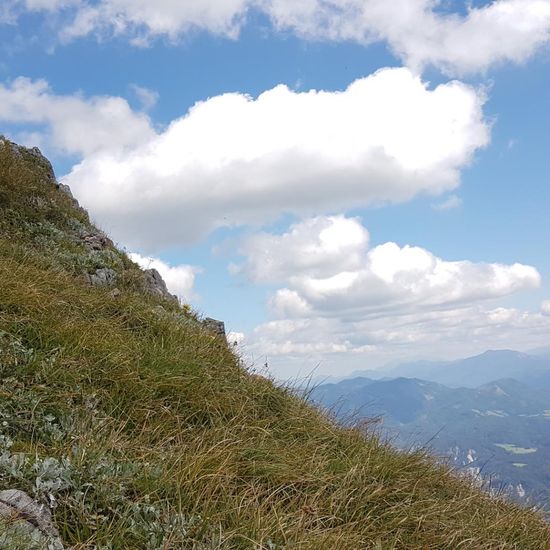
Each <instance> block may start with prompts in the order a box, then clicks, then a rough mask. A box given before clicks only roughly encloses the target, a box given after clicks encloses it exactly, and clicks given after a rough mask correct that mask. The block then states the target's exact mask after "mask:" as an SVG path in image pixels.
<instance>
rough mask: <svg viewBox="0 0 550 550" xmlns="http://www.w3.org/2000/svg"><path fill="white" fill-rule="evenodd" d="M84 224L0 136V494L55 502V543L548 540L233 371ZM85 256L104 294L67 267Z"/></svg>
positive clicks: (526, 517) (350, 545)
mask: <svg viewBox="0 0 550 550" xmlns="http://www.w3.org/2000/svg"><path fill="white" fill-rule="evenodd" d="M89 227H90V226H89V221H88V219H87V215H86V214H85V213H84V212H83V211H79V210H78V209H76V208H75V207H74V205H73V204H72V202H71V200H70V199H69V198H68V197H66V196H65V195H64V194H63V193H62V192H60V191H59V190H57V189H56V188H55V185H54V183H53V182H52V181H51V180H50V179H49V178H48V167H47V166H46V165H43V166H42V165H40V163H39V162H37V160H36V159H35V158H33V157H32V155H27V154H26V153H24V152H23V153H22V154H14V152H13V150H12V149H11V148H10V147H7V146H5V145H1V144H0V281H1V283H0V397H1V399H0V434H1V435H0V489H2V488H7V487H18V488H21V489H24V490H26V491H28V492H29V493H31V494H33V495H35V496H36V497H38V498H49V499H50V500H52V499H55V504H56V506H55V509H54V518H55V521H56V524H57V526H58V527H59V529H60V531H61V534H62V537H63V540H64V541H65V543H66V544H67V546H71V547H73V548H80V549H84V548H90V549H91V548H96V547H97V548H104V549H106V548H113V549H119V548H120V549H123V548H128V549H141V548H144V549H145V548H151V549H157V548H166V549H168V548H197V549H201V548H202V549H213V548H243V549H244V548H257V549H280V548H293V549H294V548H296V549H298V548H299V549H324V548H326V549H332V548H334V549H353V550H356V549H361V548H380V549H389V548H423V549H429V548H462V547H463V548H491V549H492V548H495V549H496V548H517V549H521V550H524V549H529V548H532V549H537V550H539V549H544V548H550V529H549V527H548V525H547V524H545V523H544V522H543V520H542V518H541V517H540V516H538V515H537V514H535V513H533V512H529V511H526V510H522V509H520V508H518V507H516V506H514V505H512V504H508V503H506V502H504V501H502V500H498V499H492V498H489V497H488V496H486V495H485V494H484V493H482V492H480V491H479V490H478V489H476V488H474V487H472V486H471V485H470V484H469V483H468V482H466V481H464V480H460V479H458V478H457V477H455V476H454V475H453V474H451V473H450V472H449V471H447V470H446V469H445V468H443V467H441V466H437V465H435V464H434V463H433V462H432V461H431V460H429V459H427V458H426V457H424V456H422V455H421V454H415V455H405V454H400V453H397V452H395V451H393V450H391V449H390V448H388V447H387V446H386V445H384V444H382V443H380V442H379V441H378V440H377V439H376V438H375V437H374V436H370V435H369V434H368V433H363V434H362V433H360V432H359V431H351V430H345V429H342V428H338V427H336V426H335V424H334V423H333V422H332V421H331V420H330V419H327V418H326V417H324V416H323V415H322V414H320V413H319V412H317V411H316V410H314V409H313V408H311V407H310V406H309V405H307V404H305V403H304V402H303V401H302V400H301V399H298V398H297V397H294V396H293V395H292V394H291V393H290V392H289V391H286V390H284V389H281V388H277V387H275V386H274V385H273V384H271V382H269V381H267V380H262V379H258V378H254V377H250V376H249V375H247V374H246V373H245V372H244V371H243V369H242V368H241V366H240V364H239V360H238V358H237V357H235V356H234V354H233V353H232V352H231V351H230V350H229V349H228V347H227V346H226V345H225V342H223V341H222V340H221V339H219V338H218V337H215V336H212V335H210V334H209V333H208V332H206V331H204V330H203V329H202V328H201V327H200V325H199V324H198V323H196V322H195V321H194V320H193V315H192V314H191V313H190V312H189V311H187V310H180V311H178V310H177V307H176V306H174V305H173V304H171V303H163V302H162V300H161V299H160V298H155V297H152V296H149V295H147V294H144V293H143V292H142V291H141V290H140V277H141V274H140V271H139V270H138V268H137V267H136V266H135V265H133V264H132V263H131V262H130V261H129V260H128V259H127V258H126V257H125V256H124V255H123V254H122V253H120V252H118V251H116V250H115V249H109V250H106V251H100V252H89V251H88V250H87V249H86V248H85V247H84V245H83V244H82V242H81V239H80V235H81V234H82V233H83V231H85V230H86V228H89ZM102 266H109V267H112V268H114V269H116V270H117V272H118V273H119V281H118V283H117V287H118V288H119V289H120V290H121V291H122V292H121V295H120V296H116V297H115V296H113V295H112V294H111V289H98V288H92V287H90V286H88V285H87V284H86V283H85V282H84V281H83V280H81V278H79V274H81V273H82V272H84V271H86V270H88V271H91V270H93V269H95V268H97V267H102ZM159 304H162V305H163V307H164V311H162V310H159V308H158V305H159Z"/></svg>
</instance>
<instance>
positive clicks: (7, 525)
mask: <svg viewBox="0 0 550 550" xmlns="http://www.w3.org/2000/svg"><path fill="white" fill-rule="evenodd" d="M0 522H1V523H2V524H3V525H2V529H1V531H0V548H14V549H15V548H21V549H23V548H25V549H27V550H63V544H62V542H61V539H60V538H59V532H58V530H57V529H56V527H55V525H54V524H53V521H52V516H51V512H50V510H49V508H48V507H47V506H46V505H45V504H40V503H38V502H36V501H35V500H33V499H32V498H31V497H30V496H29V495H27V493H24V492H23V491H19V490H18V489H8V490H6V491H0Z"/></svg>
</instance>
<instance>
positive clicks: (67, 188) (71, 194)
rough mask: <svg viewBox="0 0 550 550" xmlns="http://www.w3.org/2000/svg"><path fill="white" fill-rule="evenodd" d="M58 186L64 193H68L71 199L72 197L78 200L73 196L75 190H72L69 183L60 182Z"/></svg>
mask: <svg viewBox="0 0 550 550" xmlns="http://www.w3.org/2000/svg"><path fill="white" fill-rule="evenodd" d="M57 188H58V189H59V190H60V191H61V192H62V193H65V195H67V197H69V198H70V199H72V200H73V201H74V200H76V199H75V198H74V196H73V192H72V191H71V188H70V187H69V186H68V185H65V184H64V183H58V184H57Z"/></svg>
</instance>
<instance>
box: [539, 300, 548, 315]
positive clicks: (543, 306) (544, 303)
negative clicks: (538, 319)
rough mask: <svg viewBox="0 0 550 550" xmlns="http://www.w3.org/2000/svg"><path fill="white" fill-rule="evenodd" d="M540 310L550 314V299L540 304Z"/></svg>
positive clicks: (544, 313)
mask: <svg viewBox="0 0 550 550" xmlns="http://www.w3.org/2000/svg"><path fill="white" fill-rule="evenodd" d="M540 310H541V311H542V314H543V315H548V316H550V300H544V302H542V304H541V305H540Z"/></svg>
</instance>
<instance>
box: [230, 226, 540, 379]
mask: <svg viewBox="0 0 550 550" xmlns="http://www.w3.org/2000/svg"><path fill="white" fill-rule="evenodd" d="M327 236H328V237H327ZM240 252H241V254H244V255H245V256H246V259H245V262H244V263H243V264H242V265H240V266H236V267H235V268H234V271H235V272H236V273H239V274H240V275H241V276H247V277H248V278H249V279H250V280H251V281H252V282H258V283H269V284H273V283H283V284H284V285H286V288H282V289H280V290H278V291H276V292H275V294H274V295H273V296H272V298H271V300H270V306H271V312H272V314H273V315H274V319H273V320H272V321H269V322H267V323H264V324H262V325H260V326H258V327H257V328H256V329H255V330H254V331H253V332H252V333H250V334H248V335H247V338H246V342H247V343H246V346H245V350H246V353H247V354H249V355H251V356H253V357H255V358H256V359H257V360H258V358H261V357H265V356H267V358H268V363H269V364H270V365H271V368H272V371H273V372H275V373H276V374H277V375H279V376H291V375H297V374H298V371H300V375H306V374H308V373H309V372H310V371H311V370H312V369H314V367H315V366H316V365H318V364H320V365H321V367H320V371H321V372H330V371H332V374H337V373H336V372H335V371H336V370H338V369H342V372H344V371H345V372H350V371H352V370H354V369H360V368H363V369H364V368H371V367H376V366H379V365H382V364H384V363H386V362H388V361H393V360H404V359H411V358H426V357H428V358H429V357H433V358H435V357H451V358H453V357H460V356H465V355H467V354H469V353H471V354H475V353H478V352H482V351H485V350H486V349H489V348H491V349H494V348H499V347H518V348H519V349H523V350H526V349H531V348H534V347H536V346H540V345H542V344H544V343H545V341H546V340H547V337H548V331H549V330H550V319H549V318H548V317H544V316H543V315H542V314H541V313H530V312H524V311H519V310H517V309H509V308H502V307H498V306H495V305H494V301H495V299H496V298H499V297H502V296H506V295H510V294H513V293H516V292H519V291H522V290H529V289H533V288H537V287H538V286H539V285H540V275H539V273H538V272H537V270H536V269H535V268H533V267H530V266H525V265H521V264H517V263H516V264H512V265H503V264H488V263H473V262H469V261H446V260H442V259H440V258H438V257H436V256H434V255H433V254H432V253H430V252H429V251H427V250H425V249H423V248H419V247H414V246H403V247H400V246H398V245H397V244H395V243H391V242H390V243H385V244H381V245H378V246H374V247H372V248H369V235H368V232H367V230H366V229H365V228H364V227H363V226H362V224H361V222H360V220H359V219H357V218H346V217H344V216H329V217H317V218H313V219H309V220H305V221H302V222H299V223H296V224H294V225H292V226H291V227H290V228H289V230H288V231H287V232H286V233H284V234H282V235H273V234H268V233H260V234H258V235H254V236H252V237H249V238H247V239H245V241H244V242H243V243H242V245H241V247H240ZM543 310H544V306H543ZM549 311H550V304H549Z"/></svg>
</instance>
